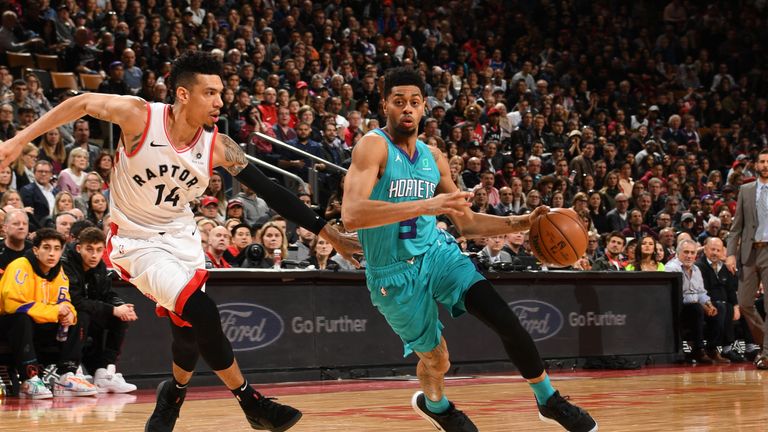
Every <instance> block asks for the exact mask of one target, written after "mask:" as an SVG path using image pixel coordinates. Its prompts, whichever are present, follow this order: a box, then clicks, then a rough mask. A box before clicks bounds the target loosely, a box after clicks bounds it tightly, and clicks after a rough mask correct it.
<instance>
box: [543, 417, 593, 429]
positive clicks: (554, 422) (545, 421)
mask: <svg viewBox="0 0 768 432" xmlns="http://www.w3.org/2000/svg"><path fill="white" fill-rule="evenodd" d="M539 420H541V421H543V422H544V423H549V424H553V425H557V426H560V427H563V425H561V424H560V423H558V422H556V421H554V420H552V419H551V418H549V417H544V416H543V415H542V414H541V413H539ZM597 429H598V427H597V423H595V427H593V428H592V429H590V430H589V431H588V432H597Z"/></svg>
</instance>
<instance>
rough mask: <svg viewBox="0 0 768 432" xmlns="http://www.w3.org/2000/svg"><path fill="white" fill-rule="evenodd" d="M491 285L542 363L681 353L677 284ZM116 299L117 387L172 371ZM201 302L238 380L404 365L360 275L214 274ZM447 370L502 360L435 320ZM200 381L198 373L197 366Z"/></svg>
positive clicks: (129, 291)
mask: <svg viewBox="0 0 768 432" xmlns="http://www.w3.org/2000/svg"><path fill="white" fill-rule="evenodd" d="M488 277H489V278H490V279H491V280H492V282H493V284H494V285H495V286H496V288H497V289H498V291H499V293H500V294H501V296H502V297H503V298H504V299H505V300H506V301H507V302H508V303H509V304H510V306H511V307H512V308H513V310H514V311H515V313H517V315H518V317H519V318H520V320H521V322H522V324H523V326H524V327H525V328H526V329H527V330H528V331H529V333H531V335H532V336H533V338H534V339H535V340H536V341H537V346H538V347H539V350H540V351H541V354H542V356H543V357H545V358H573V357H585V356H596V355H634V354H669V353H675V352H677V351H678V348H679V341H678V340H679V336H678V331H677V329H678V325H677V315H678V309H679V307H680V303H681V299H682V294H681V279H680V275H679V274H675V273H663V272H660V273H655V272H643V273H618V272H610V273H609V272H606V273H592V272H578V273H577V272H573V273H572V272H519V273H491V274H489V275H488ZM116 289H117V290H118V293H119V294H120V296H122V297H123V298H124V299H125V300H126V301H128V302H129V303H134V304H135V306H136V310H137V313H138V314H139V317H140V319H139V320H138V321H137V322H135V323H133V324H132V325H131V327H130V329H129V333H128V337H127V340H126V343H125V346H124V352H123V356H122V359H121V369H122V370H123V372H124V373H125V374H126V375H149V374H164V373H168V371H169V370H170V364H171V356H170V331H169V330H168V329H167V327H168V326H169V325H170V324H169V323H168V322H167V321H168V320H167V319H164V318H162V319H161V318H158V317H156V316H155V314H154V304H153V303H152V302H150V301H149V300H148V299H146V298H144V297H143V296H142V295H141V293H139V291H138V290H137V289H135V288H133V287H132V286H130V285H127V284H125V283H123V282H117V283H116ZM206 291H207V292H208V294H209V295H210V296H211V297H212V298H213V299H214V300H215V301H216V303H217V304H218V305H219V310H220V312H221V320H222V326H223V329H224V332H225V334H226V335H227V337H228V338H229V340H230V341H231V342H232V344H233V347H234V349H235V351H236V356H237V359H238V362H239V363H240V366H241V367H242V368H243V369H246V370H251V371H258V370H286V371H288V370H296V369H312V368H326V367H328V368H341V367H355V366H396V365H413V364H414V363H415V359H414V358H403V355H402V354H403V346H402V343H401V342H400V340H399V338H398V337H397V336H396V335H395V334H394V333H393V332H392V331H391V330H390V328H389V326H388V325H387V323H386V321H385V320H384V318H383V317H382V316H381V315H380V314H379V313H378V311H377V310H376V309H375V308H374V307H373V306H372V305H371V302H370V299H369V293H368V289H367V288H366V287H365V282H364V278H363V275H362V274H361V273H343V272H339V273H334V272H315V271H311V272H310V271H289V272H274V271H256V270H252V271H248V270H237V271H232V270H230V271H214V272H212V273H211V277H210V278H209V279H208V283H207V289H206ZM441 320H442V321H443V323H444V324H445V331H444V334H445V337H446V339H447V340H448V343H449V346H450V347H451V359H452V361H454V362H476V363H482V362H491V361H498V360H506V359H507V356H506V355H505V353H504V351H503V349H502V347H501V344H500V343H499V341H498V340H497V338H496V337H495V335H494V334H493V333H491V332H490V331H489V330H488V329H487V328H485V327H484V325H483V324H481V323H480V322H479V321H477V320H475V319H474V318H471V317H461V318H459V319H452V318H450V317H449V315H448V313H447V312H446V311H441ZM198 369H200V370H206V369H207V368H206V367H205V365H203V364H202V361H201V362H200V364H199V365H198Z"/></svg>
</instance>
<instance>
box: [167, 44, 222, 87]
mask: <svg viewBox="0 0 768 432" xmlns="http://www.w3.org/2000/svg"><path fill="white" fill-rule="evenodd" d="M222 69H223V65H222V63H221V61H220V60H219V59H218V58H217V57H216V56H214V55H213V54H211V53H209V52H204V51H187V52H185V53H184V54H182V55H181V56H180V57H179V58H177V59H176V61H175V62H174V63H173V67H172V68H171V75H170V77H168V89H169V90H170V91H171V92H172V93H175V92H176V88H177V87H189V86H190V85H191V84H192V83H193V82H194V80H195V75H198V74H200V75H221V73H222Z"/></svg>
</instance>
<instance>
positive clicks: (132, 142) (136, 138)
mask: <svg viewBox="0 0 768 432" xmlns="http://www.w3.org/2000/svg"><path fill="white" fill-rule="evenodd" d="M110 127H111V126H110ZM142 136H144V132H142V133H140V134H138V135H135V136H133V137H132V138H131V140H130V142H129V143H127V145H126V149H127V151H128V153H129V154H130V153H133V151H134V150H136V147H137V146H138V145H139V142H141V137H142ZM123 144H126V143H123Z"/></svg>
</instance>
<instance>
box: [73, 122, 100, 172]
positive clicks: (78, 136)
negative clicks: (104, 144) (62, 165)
mask: <svg viewBox="0 0 768 432" xmlns="http://www.w3.org/2000/svg"><path fill="white" fill-rule="evenodd" d="M74 137H75V142H73V143H72V144H70V145H68V146H66V147H64V149H65V150H66V152H67V161H69V153H70V152H71V151H72V149H74V148H78V147H79V148H82V149H83V150H86V151H87V152H88V166H87V167H86V168H85V170H86V171H90V170H91V167H94V166H96V159H98V158H99V155H100V154H101V147H99V146H97V145H96V144H92V143H91V142H90V139H91V128H90V126H89V125H88V121H87V120H85V119H79V120H76V121H75V129H74Z"/></svg>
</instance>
